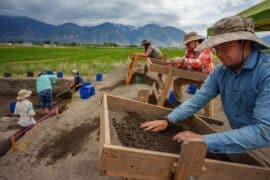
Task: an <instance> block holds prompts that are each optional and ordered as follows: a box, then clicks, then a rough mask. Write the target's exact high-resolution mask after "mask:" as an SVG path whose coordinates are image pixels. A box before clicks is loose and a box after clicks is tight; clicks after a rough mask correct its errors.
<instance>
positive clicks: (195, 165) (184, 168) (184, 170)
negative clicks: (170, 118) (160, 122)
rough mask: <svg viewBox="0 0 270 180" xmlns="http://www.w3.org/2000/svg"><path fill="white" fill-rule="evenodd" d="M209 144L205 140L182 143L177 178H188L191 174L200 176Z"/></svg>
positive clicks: (176, 179)
mask: <svg viewBox="0 0 270 180" xmlns="http://www.w3.org/2000/svg"><path fill="white" fill-rule="evenodd" d="M206 152H207V145H206V144H205V143H204V141H203V140H196V139H193V140H188V141H184V142H183V143H182V145H181V152H180V157H179V160H178V164H177V168H176V173H175V176H174V179H175V180H186V178H188V177H189V176H198V175H200V174H201V172H202V167H203V165H204V158H205V156H206Z"/></svg>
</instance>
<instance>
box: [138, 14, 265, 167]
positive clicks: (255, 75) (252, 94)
mask: <svg viewBox="0 0 270 180" xmlns="http://www.w3.org/2000/svg"><path fill="white" fill-rule="evenodd" d="M205 48H214V49H215V51H216V55H217V57H218V58H219V59H220V60H221V62H222V63H223V64H221V65H219V66H217V67H216V68H215V70H214V71H213V72H212V73H211V74H210V75H209V76H208V78H207V79H206V81H205V83H204V84H203V85H202V87H201V88H200V89H199V90H198V91H197V92H196V94H195V95H193V96H192V98H191V99H189V100H187V101H185V102H184V103H183V104H182V105H180V106H179V107H177V108H176V109H175V110H174V111H172V112H171V113H170V114H169V115H168V116H167V119H162V120H155V121H148V122H146V123H144V124H142V125H141V127H142V128H144V129H145V130H149V131H160V130H164V129H166V128H167V126H168V125H169V124H173V123H175V122H177V121H181V120H183V119H186V118H187V117H189V116H191V115H192V114H194V113H196V112H197V111H199V110H200V109H201V108H202V107H203V106H204V105H205V104H206V103H207V102H209V101H210V100H211V99H213V98H215V97H216V96H217V95H220V96H221V100H222V105H223V109H224V112H225V114H226V116H227V118H228V120H229V122H230V125H231V127H232V129H231V130H229V131H225V132H222V133H214V134H208V135H200V134H196V133H193V132H190V131H184V132H180V133H178V134H176V135H175V136H174V137H173V140H176V141H177V142H182V141H184V140H188V139H193V138H196V139H201V140H203V141H204V142H205V143H206V144H207V145H208V150H209V151H210V152H213V153H228V154H229V153H241V152H244V151H250V150H254V149H258V148H262V147H269V146H270V113H269V107H270V71H269V69H270V55H269V54H265V53H263V52H261V51H259V50H263V49H267V48H268V47H267V45H266V44H264V43H263V41H262V40H261V39H260V38H258V37H257V36H256V35H255V34H254V23H253V20H252V19H251V18H248V17H241V16H232V17H227V18H224V19H221V20H220V21H218V22H217V23H215V24H214V27H213V35H212V36H211V37H210V38H209V39H207V40H205V41H203V42H202V43H201V44H200V46H198V47H197V50H199V51H200V50H202V49H205ZM268 163H269V162H268Z"/></svg>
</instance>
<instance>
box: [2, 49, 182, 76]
mask: <svg viewBox="0 0 270 180" xmlns="http://www.w3.org/2000/svg"><path fill="white" fill-rule="evenodd" d="M134 52H143V49H142V48H122V47H112V48H105V47H18V46H15V47H13V46H8V47H1V48H0V72H1V73H3V72H11V73H14V74H25V73H26V72H27V71H34V72H39V71H42V70H54V71H63V72H65V73H70V72H71V70H72V69H75V68H76V69H79V70H80V72H81V73H82V74H84V75H89V74H94V73H97V72H102V73H105V72H108V71H111V70H113V69H114V67H115V66H116V65H117V64H127V63H128V62H129V60H128V54H130V53H134ZM162 52H163V53H164V54H165V55H166V56H167V57H175V56H183V55H184V50H180V49H176V48H175V49H162Z"/></svg>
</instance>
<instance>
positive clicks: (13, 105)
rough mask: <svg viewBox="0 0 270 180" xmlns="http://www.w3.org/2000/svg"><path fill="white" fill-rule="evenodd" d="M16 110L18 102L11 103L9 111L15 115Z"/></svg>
mask: <svg viewBox="0 0 270 180" xmlns="http://www.w3.org/2000/svg"><path fill="white" fill-rule="evenodd" d="M15 108H16V102H11V103H9V111H10V112H12V113H14V111H15Z"/></svg>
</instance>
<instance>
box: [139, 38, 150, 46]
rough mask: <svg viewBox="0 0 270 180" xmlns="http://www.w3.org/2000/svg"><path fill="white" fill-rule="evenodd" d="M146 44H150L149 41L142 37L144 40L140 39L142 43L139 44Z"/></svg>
mask: <svg viewBox="0 0 270 180" xmlns="http://www.w3.org/2000/svg"><path fill="white" fill-rule="evenodd" d="M148 44H151V42H150V41H148V40H146V39H144V40H143V41H142V43H141V46H145V45H148Z"/></svg>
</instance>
